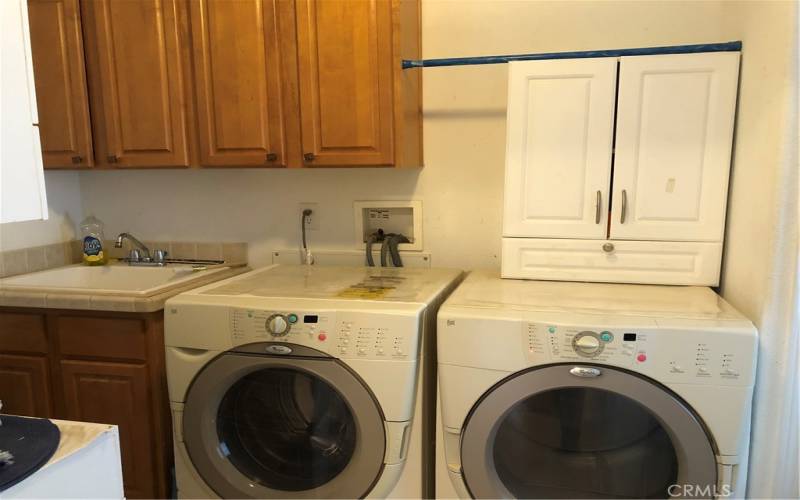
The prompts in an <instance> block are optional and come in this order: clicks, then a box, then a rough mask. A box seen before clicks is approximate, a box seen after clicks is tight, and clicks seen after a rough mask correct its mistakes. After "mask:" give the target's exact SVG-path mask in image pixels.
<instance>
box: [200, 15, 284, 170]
mask: <svg viewBox="0 0 800 500" xmlns="http://www.w3.org/2000/svg"><path fill="white" fill-rule="evenodd" d="M190 6H191V19H192V44H193V54H194V67H195V88H196V92H197V103H198V107H197V119H198V125H199V143H200V163H201V165H205V166H247V165H249V166H285V164H286V162H285V159H284V158H285V154H284V140H283V113H282V102H281V64H280V58H279V56H278V29H277V22H276V12H275V9H276V0H235V1H231V0H194V1H192V2H191V3H190Z"/></svg>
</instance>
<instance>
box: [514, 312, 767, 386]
mask: <svg viewBox="0 0 800 500" xmlns="http://www.w3.org/2000/svg"><path fill="white" fill-rule="evenodd" d="M522 340H523V346H522V348H523V352H524V353H525V358H526V362H527V363H528V364H530V365H537V364H547V363H560V362H584V363H598V364H608V365H613V366H619V367H623V368H628V369H630V370H635V371H639V372H642V373H644V374H647V375H650V376H653V377H655V378H658V379H659V380H662V381H670V382H685V383H699V384H707V383H714V384H721V385H740V384H742V383H744V384H747V383H748V381H749V380H751V379H752V377H753V372H754V369H755V336H754V335H753V334H752V331H749V330H748V329H742V328H738V329H736V328H726V327H725V326H724V325H717V326H712V327H709V328H707V329H699V328H697V327H691V326H683V325H680V326H679V325H675V326H670V327H664V326H662V325H656V324H653V325H652V326H625V327H620V326H619V325H616V326H612V325H606V326H603V325H602V324H600V325H588V324H581V325H565V324H557V323H539V322H531V321H524V322H522Z"/></svg>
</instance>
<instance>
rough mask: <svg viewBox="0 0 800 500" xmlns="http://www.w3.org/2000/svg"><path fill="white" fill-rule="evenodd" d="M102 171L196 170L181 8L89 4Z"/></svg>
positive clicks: (153, 0) (87, 26)
mask: <svg viewBox="0 0 800 500" xmlns="http://www.w3.org/2000/svg"><path fill="white" fill-rule="evenodd" d="M81 6H82V9H83V11H82V15H83V28H84V34H85V38H86V43H85V45H86V56H87V69H88V74H89V81H90V84H91V88H92V100H91V105H92V118H93V122H94V123H93V124H94V131H95V133H94V137H95V151H96V156H97V158H96V159H97V163H98V164H101V165H108V166H114V167H176V166H186V165H188V164H189V158H188V150H187V125H186V122H187V118H186V115H187V112H186V106H189V103H190V99H188V98H187V96H186V95H185V86H184V78H186V75H185V74H184V67H183V58H182V48H183V45H184V44H185V43H186V42H185V34H184V33H183V32H182V31H181V28H180V27H181V20H182V19H185V16H187V12H186V9H187V3H186V2H182V1H179V0H136V1H115V0H92V1H90V2H81Z"/></svg>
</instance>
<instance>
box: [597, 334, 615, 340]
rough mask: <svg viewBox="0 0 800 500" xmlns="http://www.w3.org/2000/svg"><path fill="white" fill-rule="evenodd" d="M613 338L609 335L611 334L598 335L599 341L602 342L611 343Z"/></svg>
mask: <svg viewBox="0 0 800 500" xmlns="http://www.w3.org/2000/svg"><path fill="white" fill-rule="evenodd" d="M613 338H614V336H613V335H611V332H603V333H601V334H600V340H602V341H603V342H611V340H612V339H613Z"/></svg>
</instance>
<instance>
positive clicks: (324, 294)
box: [183, 265, 461, 304]
mask: <svg viewBox="0 0 800 500" xmlns="http://www.w3.org/2000/svg"><path fill="white" fill-rule="evenodd" d="M460 275H461V271H460V270H457V269H435V268H434V269H424V268H406V267H403V268H381V267H344V266H288V265H278V266H270V267H267V268H262V269H256V270H254V271H251V272H249V273H245V274H242V275H239V276H236V277H234V278H231V279H228V280H225V281H222V282H219V283H215V284H212V285H209V286H205V287H202V288H198V289H196V290H193V291H191V292H187V293H184V294H183V295H184V296H185V295H202V296H224V297H254V298H267V297H268V298H282V299H285V298H297V299H330V300H337V301H341V300H345V301H348V300H359V301H370V302H397V303H413V304H428V303H430V302H431V301H433V300H434V299H435V298H436V297H437V296H438V295H439V294H440V293H441V292H442V291H443V290H444V289H445V288H446V287H447V286H449V285H450V284H451V283H453V281H455V280H457V279H458V278H459V276H460Z"/></svg>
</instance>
